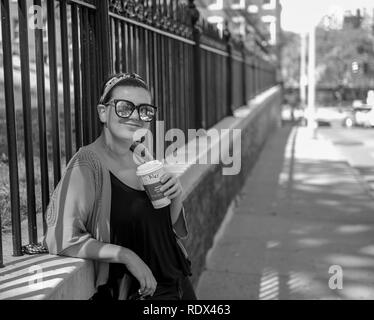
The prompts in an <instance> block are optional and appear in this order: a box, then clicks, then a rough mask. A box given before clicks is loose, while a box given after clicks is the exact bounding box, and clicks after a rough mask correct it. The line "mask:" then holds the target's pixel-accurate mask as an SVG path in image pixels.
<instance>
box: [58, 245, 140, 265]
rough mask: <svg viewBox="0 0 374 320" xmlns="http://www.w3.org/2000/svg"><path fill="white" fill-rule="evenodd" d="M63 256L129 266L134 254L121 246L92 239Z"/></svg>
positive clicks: (65, 252)
mask: <svg viewBox="0 0 374 320" xmlns="http://www.w3.org/2000/svg"><path fill="white" fill-rule="evenodd" d="M62 255H64V256H69V257H75V258H81V259H90V260H96V261H100V262H107V263H122V264H125V265H127V264H128V262H129V260H130V259H131V256H132V255H134V252H133V251H131V250H130V249H127V248H124V247H121V246H117V245H114V244H109V243H104V242H101V241H98V240H96V239H90V240H88V241H87V242H86V243H84V245H82V246H72V247H70V248H68V249H65V250H64V251H63V253H62Z"/></svg>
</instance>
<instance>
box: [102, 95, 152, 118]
mask: <svg viewBox="0 0 374 320" xmlns="http://www.w3.org/2000/svg"><path fill="white" fill-rule="evenodd" d="M105 105H106V106H108V105H113V106H114V107H115V111H116V114H117V116H118V117H120V118H123V119H127V118H130V117H131V115H132V114H133V113H134V111H135V110H137V111H138V114H139V118H140V120H142V121H144V122H151V121H152V120H153V119H154V118H155V116H156V112H157V107H155V106H153V105H151V104H146V103H142V104H139V105H138V106H136V105H135V104H134V103H133V102H131V101H129V100H119V99H116V100H113V101H111V102H108V103H107V104H105Z"/></svg>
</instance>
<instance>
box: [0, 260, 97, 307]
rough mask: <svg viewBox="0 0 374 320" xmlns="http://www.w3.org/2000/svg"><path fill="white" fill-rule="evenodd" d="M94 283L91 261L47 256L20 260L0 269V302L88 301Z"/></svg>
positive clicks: (92, 292)
mask: <svg viewBox="0 0 374 320" xmlns="http://www.w3.org/2000/svg"><path fill="white" fill-rule="evenodd" d="M93 283H94V279H93V264H92V262H90V261H87V260H83V259H76V258H69V257H59V256H54V255H48V254H44V255H37V256H29V257H23V258H22V259H18V260H17V262H15V263H12V264H10V265H7V266H6V267H5V268H3V269H0V300H6V299H8V300H70V299H71V300H88V299H90V298H91V297H92V295H93V294H94V292H95V289H94V287H93Z"/></svg>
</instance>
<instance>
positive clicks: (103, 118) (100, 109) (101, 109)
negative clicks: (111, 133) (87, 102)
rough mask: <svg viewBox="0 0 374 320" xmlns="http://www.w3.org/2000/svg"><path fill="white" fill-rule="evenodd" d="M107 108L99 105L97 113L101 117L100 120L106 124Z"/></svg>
mask: <svg viewBox="0 0 374 320" xmlns="http://www.w3.org/2000/svg"><path fill="white" fill-rule="evenodd" d="M106 110H107V108H106V106H104V105H103V104H98V105H97V113H98V115H99V119H100V121H101V123H106V122H107V112H106Z"/></svg>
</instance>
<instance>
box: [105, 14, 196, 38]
mask: <svg viewBox="0 0 374 320" xmlns="http://www.w3.org/2000/svg"><path fill="white" fill-rule="evenodd" d="M109 16H110V17H112V18H116V19H119V20H122V21H125V22H128V23H131V24H134V25H136V26H139V27H142V28H144V29H148V30H150V31H153V32H155V33H158V34H161V35H163V36H166V37H169V38H172V39H175V40H179V41H182V42H185V43H188V44H191V45H195V44H196V42H195V41H193V40H189V39H186V38H183V37H181V36H177V35H175V34H172V33H169V32H166V31H162V30H159V29H157V28H154V27H151V26H149V25H147V24H145V23H142V22H138V21H135V20H131V19H129V18H125V17H122V16H120V15H119V14H116V13H113V12H110V13H109Z"/></svg>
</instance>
